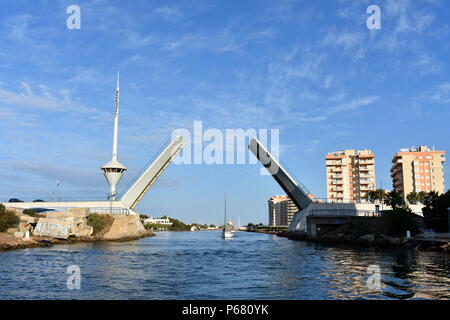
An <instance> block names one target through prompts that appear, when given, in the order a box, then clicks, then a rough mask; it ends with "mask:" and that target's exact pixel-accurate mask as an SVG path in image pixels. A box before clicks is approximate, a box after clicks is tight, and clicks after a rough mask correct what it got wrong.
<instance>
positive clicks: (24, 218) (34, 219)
mask: <svg viewBox="0 0 450 320" xmlns="http://www.w3.org/2000/svg"><path fill="white" fill-rule="evenodd" d="M18 216H19V219H20V224H30V223H37V222H38V220H39V217H31V216H29V215H27V214H23V213H22V214H19V215H18Z"/></svg>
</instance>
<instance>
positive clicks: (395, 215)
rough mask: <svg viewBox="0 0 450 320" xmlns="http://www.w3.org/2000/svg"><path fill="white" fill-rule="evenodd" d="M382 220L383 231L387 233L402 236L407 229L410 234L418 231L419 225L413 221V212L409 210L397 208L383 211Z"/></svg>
mask: <svg viewBox="0 0 450 320" xmlns="http://www.w3.org/2000/svg"><path fill="white" fill-rule="evenodd" d="M382 220H383V225H384V232H385V233H386V234H388V235H392V236H402V237H404V236H405V235H406V231H407V230H409V231H411V233H412V234H416V233H417V232H418V231H419V226H418V225H417V223H416V221H414V214H413V213H412V212H411V211H410V210H406V209H403V208H397V209H395V210H387V211H384V212H383V216H382Z"/></svg>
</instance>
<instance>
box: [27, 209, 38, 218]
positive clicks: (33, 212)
mask: <svg viewBox="0 0 450 320" xmlns="http://www.w3.org/2000/svg"><path fill="white" fill-rule="evenodd" d="M23 214H26V215H29V216H30V217H42V215H40V214H37V212H36V210H35V209H25V210H23Z"/></svg>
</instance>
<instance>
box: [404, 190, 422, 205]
mask: <svg viewBox="0 0 450 320" xmlns="http://www.w3.org/2000/svg"><path fill="white" fill-rule="evenodd" d="M406 200H408V202H409V203H410V204H416V203H417V202H418V201H419V194H418V193H417V192H415V191H412V192H410V193H408V194H407V196H406Z"/></svg>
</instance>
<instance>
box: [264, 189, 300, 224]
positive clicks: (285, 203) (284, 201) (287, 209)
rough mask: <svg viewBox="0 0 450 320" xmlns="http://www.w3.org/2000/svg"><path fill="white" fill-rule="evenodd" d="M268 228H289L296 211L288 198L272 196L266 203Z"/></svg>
mask: <svg viewBox="0 0 450 320" xmlns="http://www.w3.org/2000/svg"><path fill="white" fill-rule="evenodd" d="M268 206H269V226H272V227H279V226H289V224H290V223H291V221H292V218H293V217H294V214H295V213H296V212H297V211H298V209H297V206H296V205H295V204H294V202H292V200H291V199H289V197H288V196H286V195H283V196H273V197H271V198H270V199H269V201H268Z"/></svg>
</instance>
